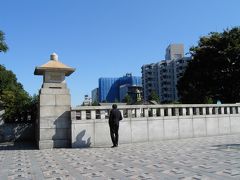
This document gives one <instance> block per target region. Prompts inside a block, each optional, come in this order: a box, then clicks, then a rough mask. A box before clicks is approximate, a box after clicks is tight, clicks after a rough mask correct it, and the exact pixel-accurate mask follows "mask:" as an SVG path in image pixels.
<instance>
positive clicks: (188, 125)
mask: <svg viewBox="0 0 240 180" xmlns="http://www.w3.org/2000/svg"><path fill="white" fill-rule="evenodd" d="M179 136H180V138H190V137H193V124H192V117H187V116H184V117H179Z"/></svg>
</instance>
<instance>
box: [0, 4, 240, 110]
mask: <svg viewBox="0 0 240 180" xmlns="http://www.w3.org/2000/svg"><path fill="white" fill-rule="evenodd" d="M0 5H1V10H0V14H1V15H0V30H2V31H3V32H4V33H5V38H6V43H7V44H8V46H9V51H8V52H7V53H0V64H3V65H5V67H6V68H7V69H9V70H12V71H13V72H14V73H15V74H16V76H17V78H18V81H19V82H20V83H22V84H23V86H24V89H25V90H26V91H27V92H28V93H29V94H30V95H33V94H38V91H39V89H40V88H41V85H42V82H43V79H42V77H41V76H35V75H34V74H33V72H34V69H35V67H36V66H41V65H43V64H45V63H46V62H47V61H48V60H49V59H50V54H52V53H53V52H55V53H57V54H58V56H59V61H61V62H62V63H64V64H66V65H68V66H71V67H73V68H76V71H75V72H74V73H73V74H72V75H71V76H69V77H67V78H66V82H67V86H68V88H69V89H70V92H71V97H72V106H76V105H79V104H81V103H82V101H83V99H84V95H89V96H91V91H92V90H93V89H94V88H96V87H97V86H98V79H99V78H100V77H121V76H123V75H125V74H126V73H132V74H133V75H134V76H141V66H142V65H144V64H149V63H156V62H158V61H160V60H162V59H164V56H165V49H166V47H167V46H168V45H169V44H170V43H183V44H184V46H185V53H187V52H189V48H190V47H191V46H194V45H197V43H198V40H199V38H200V37H201V36H204V35H208V34H209V32H216V31H217V32H222V31H223V30H224V29H226V28H232V27H235V26H239V25H240V10H239V7H240V1H239V0H195V1H194V0H21V1H19V0H7V1H4V0H1V3H0Z"/></svg>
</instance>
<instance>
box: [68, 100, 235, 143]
mask: <svg viewBox="0 0 240 180" xmlns="http://www.w3.org/2000/svg"><path fill="white" fill-rule="evenodd" d="M118 108H119V110H120V111H121V112H122V114H123V117H124V119H123V120H122V121H121V123H120V130H119V131H120V132H119V134H120V143H133V142H146V141H157V140H163V139H178V138H191V137H200V136H213V135H224V134H234V133H240V104H219V105H218V104H171V105H122V106H119V107H118ZM110 110H111V106H80V107H74V108H72V109H71V121H72V147H86V146H98V145H108V144H109V145H110V144H111V140H110V135H109V127H108V117H109V112H110Z"/></svg>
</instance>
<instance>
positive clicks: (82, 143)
mask: <svg viewBox="0 0 240 180" xmlns="http://www.w3.org/2000/svg"><path fill="white" fill-rule="evenodd" d="M85 134H86V130H83V131H81V132H80V133H79V134H78V135H77V137H76V141H75V142H74V143H73V147H74V148H75V147H80V148H88V147H90V146H91V137H89V138H88V139H87V140H83V137H84V135H85Z"/></svg>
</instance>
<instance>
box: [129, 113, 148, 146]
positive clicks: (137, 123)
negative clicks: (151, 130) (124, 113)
mask: <svg viewBox="0 0 240 180" xmlns="http://www.w3.org/2000/svg"><path fill="white" fill-rule="evenodd" d="M131 127H132V142H145V141H148V129H147V128H148V125H147V119H146V118H137V119H132V122H131Z"/></svg>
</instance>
